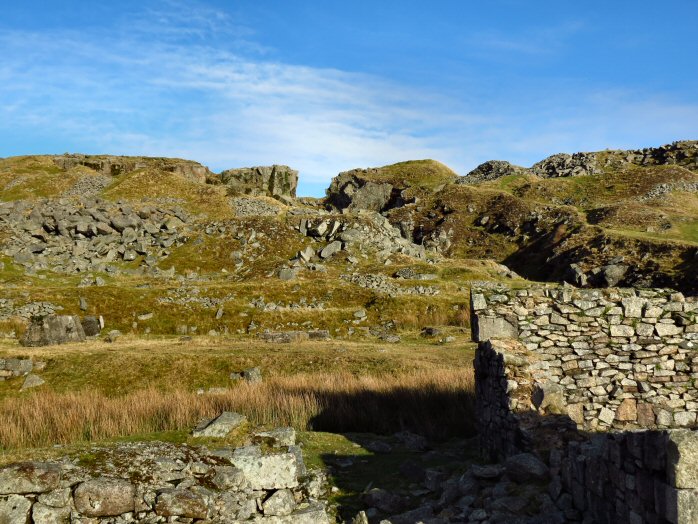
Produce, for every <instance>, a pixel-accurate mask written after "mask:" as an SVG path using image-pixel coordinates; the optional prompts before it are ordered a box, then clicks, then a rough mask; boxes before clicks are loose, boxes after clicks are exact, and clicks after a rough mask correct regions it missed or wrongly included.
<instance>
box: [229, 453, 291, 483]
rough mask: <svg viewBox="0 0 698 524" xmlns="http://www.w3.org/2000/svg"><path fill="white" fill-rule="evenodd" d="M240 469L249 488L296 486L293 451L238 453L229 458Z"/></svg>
mask: <svg viewBox="0 0 698 524" xmlns="http://www.w3.org/2000/svg"><path fill="white" fill-rule="evenodd" d="M231 462H232V464H233V466H235V467H236V468H239V469H240V470H242V472H243V473H244V474H245V478H246V479H247V482H249V485H250V488H251V489H253V490H262V489H264V490H270V489H283V488H295V487H296V486H298V462H297V460H296V456H295V455H294V454H293V453H279V454H275V455H262V456H256V454H252V453H250V454H240V455H238V456H233V457H232V459H231Z"/></svg>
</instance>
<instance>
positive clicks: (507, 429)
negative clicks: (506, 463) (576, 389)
mask: <svg viewBox="0 0 698 524" xmlns="http://www.w3.org/2000/svg"><path fill="white" fill-rule="evenodd" d="M535 357H536V355H535V353H534V352H533V351H530V350H528V349H526V347H525V346H523V344H521V343H520V342H518V341H515V340H497V339H491V340H487V341H484V342H481V343H480V344H479V347H478V350H477V354H476V359H475V372H476V386H477V390H476V410H477V417H478V429H479V438H480V446H481V449H482V451H483V452H484V453H485V455H486V456H487V457H488V458H490V459H495V460H496V459H500V460H501V459H505V458H507V457H513V456H519V455H520V454H522V453H531V452H533V453H536V454H537V455H538V456H539V457H541V458H542V459H544V460H545V461H546V462H547V466H548V468H549V470H550V477H551V481H550V483H549V484H548V487H547V491H548V494H549V495H550V498H551V499H552V501H553V502H554V504H555V506H556V507H557V508H558V509H559V510H560V511H561V512H563V513H564V515H565V522H580V521H582V522H599V523H615V522H629V523H636V524H641V523H656V524H668V523H672V524H679V523H695V522H698V473H697V472H698V467H696V463H697V462H698V434H697V433H696V431H693V430H691V429H667V430H657V429H633V430H630V431H620V430H618V429H614V428H609V429H608V431H596V432H589V431H584V430H583V425H579V426H578V425H577V424H576V423H575V422H574V421H573V420H572V419H570V418H569V416H567V415H565V414H564V408H565V404H564V396H562V395H560V394H559V393H560V392H559V391H555V390H553V392H552V394H550V390H549V389H548V390H546V389H545V388H547V387H548V385H546V384H545V383H541V382H538V378H537V377H540V376H541V375H540V373H539V369H538V367H537V364H538V363H540V362H541V361H539V360H537V359H536V358H535ZM546 394H548V396H547V397H546Z"/></svg>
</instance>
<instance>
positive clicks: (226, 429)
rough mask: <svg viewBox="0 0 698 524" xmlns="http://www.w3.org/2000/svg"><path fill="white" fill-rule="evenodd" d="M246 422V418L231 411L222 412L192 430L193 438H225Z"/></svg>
mask: <svg viewBox="0 0 698 524" xmlns="http://www.w3.org/2000/svg"><path fill="white" fill-rule="evenodd" d="M246 421H247V417H245V416H244V415H240V414H239V413H235V412H233V411H224V412H223V413H221V414H220V415H219V416H218V417H216V418H214V419H213V420H205V421H203V422H201V423H200V424H199V425H198V426H196V428H194V432H193V436H195V437H212V438H223V437H226V436H227V435H228V434H229V433H230V432H231V431H233V430H234V429H235V428H237V427H240V426H241V425H242V424H244V423H245V422H246Z"/></svg>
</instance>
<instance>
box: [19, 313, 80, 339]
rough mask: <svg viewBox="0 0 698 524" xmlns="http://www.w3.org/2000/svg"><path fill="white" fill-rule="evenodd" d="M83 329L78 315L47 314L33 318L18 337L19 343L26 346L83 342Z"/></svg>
mask: <svg viewBox="0 0 698 524" xmlns="http://www.w3.org/2000/svg"><path fill="white" fill-rule="evenodd" d="M84 341H85V331H84V330H83V328H82V323H81V322H80V317H78V316H72V315H49V316H47V317H43V318H34V319H32V322H31V323H30V324H29V328H28V329H27V332H26V333H25V334H24V336H23V337H22V338H21V339H20V341H19V342H20V344H22V345H23V346H28V347H36V346H51V345H54V344H65V343H66V342H84Z"/></svg>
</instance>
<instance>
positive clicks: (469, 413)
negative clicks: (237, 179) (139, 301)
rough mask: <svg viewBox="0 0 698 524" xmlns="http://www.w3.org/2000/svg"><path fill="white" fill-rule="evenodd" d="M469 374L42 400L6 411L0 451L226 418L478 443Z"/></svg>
mask: <svg viewBox="0 0 698 524" xmlns="http://www.w3.org/2000/svg"><path fill="white" fill-rule="evenodd" d="M473 387H474V382H473V374H472V370H471V369H457V370H447V369H435V370H425V371H419V372H410V373H404V374H400V375H397V376H358V377H357V376H355V375H352V374H350V373H342V372H340V373H332V374H330V373H322V374H320V373H313V374H299V375H294V376H278V377H273V378H270V379H268V380H267V381H265V382H263V383H259V384H248V383H240V384H237V385H236V386H235V387H233V388H231V389H230V390H228V391H227V392H225V393H222V394H205V395H197V394H196V393H194V392H189V391H184V390H174V391H167V392H163V391H160V390H157V389H154V388H151V389H143V390H138V391H134V392H132V393H128V394H126V395H123V396H118V397H109V396H106V395H104V394H102V393H98V392H95V391H89V390H84V391H77V392H67V393H56V392H52V391H41V392H37V393H36V394H33V395H31V396H29V397H25V398H19V399H17V398H13V399H10V398H7V399H4V400H3V401H0V420H2V421H3V423H2V424H0V449H2V450H5V451H8V450H12V449H22V448H32V447H44V446H50V445H53V444H72V443H79V442H86V441H94V440H104V439H110V438H117V437H124V436H128V435H135V434H143V433H154V432H160V431H172V430H183V429H188V428H190V427H192V426H193V425H194V424H196V423H197V422H198V421H199V420H200V419H201V418H204V417H213V416H215V415H217V414H219V413H220V412H222V411H226V410H228V411H237V412H240V413H243V414H245V415H246V416H247V417H248V418H249V420H250V422H251V423H252V424H255V425H274V426H284V425H289V426H293V427H295V428H297V429H299V430H308V429H309V430H318V431H331V432H338V433H341V432H352V431H356V432H371V433H384V434H390V433H394V432H396V431H399V430H402V429H409V430H411V431H415V432H417V433H420V434H423V435H425V436H427V437H429V438H432V439H446V438H450V437H456V436H469V435H472V433H473V427H472V421H473Z"/></svg>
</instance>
